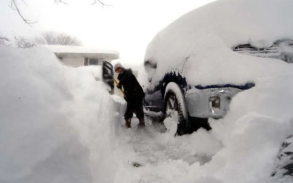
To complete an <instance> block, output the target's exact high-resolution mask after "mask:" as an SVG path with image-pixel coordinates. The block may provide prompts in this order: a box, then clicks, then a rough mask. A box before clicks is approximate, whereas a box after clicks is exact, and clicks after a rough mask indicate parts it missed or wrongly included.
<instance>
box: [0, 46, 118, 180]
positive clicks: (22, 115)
mask: <svg viewBox="0 0 293 183" xmlns="http://www.w3.org/2000/svg"><path fill="white" fill-rule="evenodd" d="M0 58H1V64H2V65H1V67H0V77H1V82H0V90H1V94H0V101H1V103H0V149H1V153H0V182H1V183H39V182H42V183H49V182H50V183H92V182H95V183H96V182H113V179H114V178H113V176H105V175H111V174H112V173H113V172H115V169H116V167H117V163H116V162H115V160H114V158H113V155H112V149H113V147H114V146H115V126H116V124H115V121H117V119H116V117H115V115H113V114H114V113H115V103H114V101H113V100H112V99H111V97H110V95H109V94H108V93H107V91H106V88H105V86H104V84H103V83H102V82H97V81H95V80H94V77H93V76H92V75H91V74H90V73H88V72H84V71H82V70H80V69H73V68H68V67H66V66H63V65H62V64H61V63H59V61H58V60H57V58H56V57H55V55H54V54H53V53H52V52H50V51H49V50H47V49H45V48H32V49H17V48H10V47H6V46H1V45H0ZM105 167H106V168H105Z"/></svg>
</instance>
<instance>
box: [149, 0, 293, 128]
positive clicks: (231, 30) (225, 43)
mask: <svg viewBox="0 0 293 183" xmlns="http://www.w3.org/2000/svg"><path fill="white" fill-rule="evenodd" d="M230 6H231V3H230V2H228V1H225V2H224V1H221V2H215V3H213V4H212V5H211V6H207V8H206V9H205V7H203V8H200V9H198V10H193V11H191V12H189V13H187V14H186V15H184V16H182V17H180V18H179V19H177V20H176V21H174V22H173V23H171V24H170V25H169V26H168V27H166V28H165V29H163V30H162V31H161V32H159V33H158V34H157V35H156V36H155V37H154V39H153V40H152V41H151V42H150V44H149V46H148V48H147V52H146V55H145V61H144V66H145V69H146V72H147V74H148V81H149V83H148V84H147V85H146V96H145V108H146V112H148V111H152V112H163V114H165V116H168V115H170V114H171V113H170V112H168V111H170V110H175V111H177V112H178V118H179V119H178V128H177V134H183V133H187V132H190V131H192V130H191V129H190V128H191V127H192V126H196V128H199V127H201V126H205V127H206V128H207V129H209V125H207V121H208V118H215V119H219V118H223V117H224V116H225V114H226V113H227V111H228V110H229V106H230V103H231V100H232V99H233V97H234V96H235V95H237V94H238V93H239V92H242V91H245V90H248V89H251V88H252V87H254V86H255V83H256V80H257V79H258V78H261V77H267V76H270V75H273V74H274V73H275V72H276V71H275V64H276V63H275V62H280V61H285V62H287V63H291V62H292V60H293V49H292V48H293V46H292V45H293V41H292V40H290V39H288V37H290V36H291V35H292V33H291V32H292V31H290V30H291V29H290V26H291V24H290V26H288V25H287V24H285V23H284V24H283V22H281V23H280V25H279V26H281V27H286V29H284V31H283V32H281V31H279V30H278V27H276V26H275V24H274V22H276V21H267V19H266V18H267V16H266V15H267V14H268V15H270V16H272V15H271V14H270V13H269V12H270V11H262V12H261V13H262V16H259V14H260V12H259V11H257V9H255V10H251V12H250V13H251V16H252V17H254V18H253V19H247V16H245V14H243V13H242V14H241V13H238V12H237V11H236V10H235V9H233V8H229V7H230ZM233 6H235V7H237V8H240V9H245V7H242V6H243V4H241V3H239V4H237V3H236V2H235V3H234V4H233ZM246 8H247V9H249V5H247V7H246ZM223 9H225V11H222V10H223ZM274 13H278V11H275V10H274ZM254 15H255V16H254ZM264 21H265V22H266V24H265V25H264V24H262V23H263V22H264ZM249 25H251V28H250V27H249ZM287 28H288V30H287ZM248 29H249V30H250V29H253V31H247V30H248ZM268 29H270V31H265V30H268ZM282 30H283V29H282ZM285 30H286V31H285ZM286 35H288V36H286ZM291 37H292V36H291ZM285 64H286V63H285ZM280 65H282V64H278V65H277V66H278V67H280ZM281 67H282V69H283V67H284V68H285V66H283V65H282V66H281ZM284 70H286V68H285V69H284ZM195 124H196V125H195ZM193 130H194V129H193Z"/></svg>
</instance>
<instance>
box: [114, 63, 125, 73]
mask: <svg viewBox="0 0 293 183" xmlns="http://www.w3.org/2000/svg"><path fill="white" fill-rule="evenodd" d="M118 68H122V69H123V66H122V65H121V64H120V62H118V63H117V64H115V66H114V71H116V70H117V69H118Z"/></svg>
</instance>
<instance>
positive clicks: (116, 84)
mask: <svg viewBox="0 0 293 183" xmlns="http://www.w3.org/2000/svg"><path fill="white" fill-rule="evenodd" d="M113 80H114V82H115V84H116V86H118V82H117V81H116V79H115V78H113ZM120 91H121V92H122V93H123V95H124V96H125V93H124V91H123V90H122V89H121V88H120Z"/></svg>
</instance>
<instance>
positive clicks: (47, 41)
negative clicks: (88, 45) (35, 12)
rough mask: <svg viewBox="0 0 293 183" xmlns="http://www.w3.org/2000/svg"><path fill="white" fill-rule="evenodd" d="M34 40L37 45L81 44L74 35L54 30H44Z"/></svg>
mask: <svg viewBox="0 0 293 183" xmlns="http://www.w3.org/2000/svg"><path fill="white" fill-rule="evenodd" d="M35 42H36V43H37V44H39V45H74V46H80V45H81V42H80V41H79V40H78V39H76V38H75V37H73V36H70V35H68V34H64V33H56V32H45V33H43V34H42V36H41V37H37V38H35Z"/></svg>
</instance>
